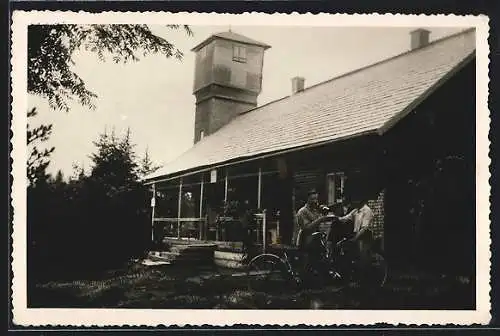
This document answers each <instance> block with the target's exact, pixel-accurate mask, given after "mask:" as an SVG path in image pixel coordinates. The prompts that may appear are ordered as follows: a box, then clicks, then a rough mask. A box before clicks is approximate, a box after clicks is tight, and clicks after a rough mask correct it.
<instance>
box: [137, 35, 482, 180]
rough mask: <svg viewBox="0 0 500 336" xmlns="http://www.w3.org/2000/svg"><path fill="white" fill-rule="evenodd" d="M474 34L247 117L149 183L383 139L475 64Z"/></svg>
mask: <svg viewBox="0 0 500 336" xmlns="http://www.w3.org/2000/svg"><path fill="white" fill-rule="evenodd" d="M474 54H475V31H474V30H467V31H464V32H461V33H458V34H455V35H452V36H449V37H446V38H443V39H440V40H437V41H435V42H433V43H430V44H429V45H427V46H425V47H423V48H420V49H417V50H413V51H409V52H406V53H404V54H401V55H398V56H396V57H392V58H390V59H387V60H384V61H382V62H379V63H376V64H373V65H370V66H368V67H365V68H362V69H359V70H356V71H353V72H350V73H347V74H345V75H342V76H339V77H336V78H333V79H331V80H329V81H326V82H323V83H321V84H318V85H315V86H312V87H309V88H306V89H305V90H304V91H302V92H300V93H297V94H294V95H292V96H288V97H285V98H282V99H280V100H277V101H274V102H272V103H269V104H267V105H263V106H260V107H257V108H255V109H253V110H251V111H249V112H246V113H244V114H241V115H239V116H238V117H236V118H235V119H233V120H232V121H231V122H230V123H228V124H227V125H226V126H224V127H222V128H221V129H219V130H218V131H217V132H215V133H214V134H212V135H209V136H207V137H205V138H203V139H202V140H201V141H200V142H198V143H196V144H195V145H194V146H193V147H192V148H190V149H189V150H188V151H186V152H185V153H184V154H182V155H180V156H179V157H178V158H177V159H175V160H173V161H172V162H170V163H168V164H167V165H165V166H164V167H163V168H162V169H160V170H158V171H157V172H155V173H154V174H151V175H149V176H147V177H146V179H147V180H151V179H156V178H159V177H172V176H175V175H178V174H180V173H181V172H185V171H189V170H192V169H201V168H203V167H205V168H208V167H211V166H214V165H218V164H222V163H225V162H230V161H234V160H239V159H244V158H248V157H254V156H258V155H264V154H269V153H279V152H280V151H283V150H287V149H291V148H300V147H303V146H308V145H313V144H321V143H327V142H333V141H338V140H341V139H346V138H350V137H355V136H359V135H363V134H370V133H374V134H377V133H378V134H382V133H384V132H385V131H386V130H387V129H388V128H389V127H391V126H392V125H393V124H395V123H396V122H397V121H398V120H400V119H401V118H402V117H403V116H404V115H406V114H407V113H409V112H410V111H411V110H413V109H414V108H415V107H416V105H418V103H419V102H420V101H422V100H423V99H425V97H427V96H428V95H429V94H430V93H431V92H433V91H434V90H435V89H436V88H437V87H438V86H439V85H441V84H442V83H443V82H445V81H446V80H447V78H449V76H450V75H451V74H453V73H454V71H456V70H457V69H458V68H460V67H461V66H463V65H464V64H465V63H467V62H468V61H470V60H472V59H473V56H474Z"/></svg>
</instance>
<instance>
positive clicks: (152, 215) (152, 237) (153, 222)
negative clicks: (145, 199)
mask: <svg viewBox="0 0 500 336" xmlns="http://www.w3.org/2000/svg"><path fill="white" fill-rule="evenodd" d="M152 191H153V196H152V197H151V241H152V242H154V240H155V206H156V183H153V186H152Z"/></svg>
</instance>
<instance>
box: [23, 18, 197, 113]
mask: <svg viewBox="0 0 500 336" xmlns="http://www.w3.org/2000/svg"><path fill="white" fill-rule="evenodd" d="M167 27H168V28H170V29H180V28H182V29H184V30H185V32H186V33H187V34H188V35H192V31H191V29H190V28H189V27H188V26H179V25H167ZM80 49H84V50H88V51H91V52H93V53H96V54H97V56H98V57H99V59H100V60H102V61H104V60H106V58H107V56H108V57H111V58H112V60H113V62H115V63H120V62H129V61H138V60H139V59H140V58H141V56H147V55H150V54H162V55H165V57H167V58H170V57H175V58H177V59H182V57H183V53H182V51H181V50H179V49H177V48H176V47H175V46H174V45H173V44H172V43H171V42H169V41H167V40H166V39H164V38H162V37H160V36H157V35H155V34H154V33H153V32H152V31H151V30H150V29H149V27H148V26H147V25H130V24H115V25H98V24H94V25H75V24H59V25H30V26H29V27H28V92H29V93H32V94H35V95H39V96H42V97H44V98H47V99H48V102H49V105H50V106H51V108H53V109H59V110H64V111H68V110H69V105H68V103H69V101H71V100H73V99H76V100H78V102H79V103H80V104H82V105H84V106H89V107H93V106H94V103H93V101H94V98H96V97H97V95H96V93H95V92H92V91H91V90H90V89H88V88H87V87H86V85H85V83H84V81H83V80H82V78H81V77H80V76H79V75H78V74H77V73H75V72H74V71H73V70H72V69H71V66H72V65H74V64H75V63H74V60H73V55H74V53H75V51H77V50H80Z"/></svg>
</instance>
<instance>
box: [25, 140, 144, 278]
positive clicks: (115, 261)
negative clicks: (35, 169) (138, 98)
mask: <svg viewBox="0 0 500 336" xmlns="http://www.w3.org/2000/svg"><path fill="white" fill-rule="evenodd" d="M94 143H95V146H96V150H95V152H94V153H93V154H92V155H91V158H92V165H91V167H90V171H89V172H88V173H87V174H86V173H85V170H84V169H83V167H81V166H78V165H75V171H74V175H73V177H72V178H70V179H69V180H68V181H65V180H64V176H63V175H62V173H57V174H56V176H55V177H52V178H49V179H47V180H46V183H44V184H40V185H38V186H37V187H36V188H33V190H32V191H31V192H30V193H28V202H29V203H28V204H29V206H28V220H29V223H30V225H29V227H28V238H29V240H30V249H29V252H28V262H29V265H30V268H31V269H33V270H34V272H35V275H34V279H32V280H33V281H37V280H38V281H40V280H39V279H40V278H43V277H55V278H63V277H68V278H81V277H82V276H85V275H88V274H91V273H92V272H94V271H95V272H100V271H103V270H107V269H109V268H112V267H114V266H119V265H120V264H121V263H123V262H127V261H129V260H130V258H133V257H140V256H141V255H142V254H143V253H144V252H145V251H146V250H147V249H148V248H149V244H150V236H151V223H150V213H149V211H150V209H149V207H148V198H149V196H150V195H149V191H148V190H147V188H146V187H145V186H144V185H142V184H141V183H139V181H138V178H137V167H138V163H137V162H136V158H135V157H136V155H135V153H134V150H133V148H134V145H133V144H132V142H131V139H130V130H128V131H127V132H126V133H125V135H124V136H123V137H117V136H116V135H115V134H114V132H111V133H110V134H108V133H106V132H105V133H103V134H101V135H100V136H99V138H98V139H97V140H96V141H95V142H94ZM69 255H70V256H71V257H68V256H69ZM45 273H47V274H45ZM45 280H48V279H46V278H45Z"/></svg>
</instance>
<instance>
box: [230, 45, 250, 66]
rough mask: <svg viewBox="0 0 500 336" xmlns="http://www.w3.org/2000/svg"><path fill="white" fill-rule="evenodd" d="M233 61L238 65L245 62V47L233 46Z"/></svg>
mask: <svg viewBox="0 0 500 336" xmlns="http://www.w3.org/2000/svg"><path fill="white" fill-rule="evenodd" d="M233 61H234V62H238V63H246V62H247V49H246V46H242V45H237V44H233Z"/></svg>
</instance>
